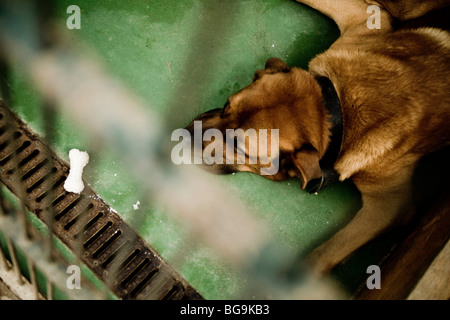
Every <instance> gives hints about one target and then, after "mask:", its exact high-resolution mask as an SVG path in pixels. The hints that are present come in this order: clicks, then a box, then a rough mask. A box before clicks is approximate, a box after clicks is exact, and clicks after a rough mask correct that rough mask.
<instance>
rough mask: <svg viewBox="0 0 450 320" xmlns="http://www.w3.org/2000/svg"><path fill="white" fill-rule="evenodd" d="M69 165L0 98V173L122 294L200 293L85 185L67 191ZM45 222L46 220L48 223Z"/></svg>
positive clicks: (127, 296)
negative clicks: (65, 182)
mask: <svg viewBox="0 0 450 320" xmlns="http://www.w3.org/2000/svg"><path fill="white" fill-rule="evenodd" d="M68 172H69V166H68V164H67V163H65V162H64V161H62V160H61V159H59V158H58V157H57V156H56V155H55V154H54V153H53V152H52V151H51V150H50V149H49V148H48V147H47V146H46V145H45V144H44V143H43V141H41V140H40V139H39V137H37V136H36V135H35V134H33V133H32V132H30V130H29V129H28V128H27V126H26V125H25V123H23V122H22V121H21V120H20V119H19V118H18V117H17V116H15V115H14V114H13V112H12V111H11V110H10V109H9V108H8V107H7V106H6V105H5V104H4V102H3V101H1V100H0V179H1V181H2V182H3V183H4V184H5V185H6V186H7V187H8V188H9V189H10V190H11V191H12V192H13V193H14V194H15V195H16V196H17V197H19V199H21V200H22V202H23V203H24V205H25V206H26V207H27V208H28V210H30V211H31V212H33V213H34V214H36V215H37V216H38V217H39V218H40V219H41V220H42V221H44V222H48V221H47V220H48V219H47V217H49V216H50V214H49V213H51V216H52V217H53V221H51V222H50V223H51V227H52V229H53V231H54V233H55V234H56V235H57V236H58V237H59V238H60V239H61V240H62V241H63V242H64V243H65V244H66V245H67V246H68V247H69V248H70V249H72V250H74V251H75V252H78V253H79V254H80V257H81V260H82V261H83V262H84V263H85V264H86V265H87V266H88V267H89V268H91V270H92V271H93V272H94V273H95V274H96V275H97V276H98V277H99V278H100V279H102V280H103V281H104V282H105V283H106V284H107V285H108V286H109V287H110V289H111V290H112V292H114V294H116V295H117V296H118V297H119V298H122V299H202V297H201V296H200V295H199V293H198V292H196V291H195V290H194V289H193V288H192V287H191V286H190V285H189V284H187V283H186V281H185V280H184V279H182V277H181V276H180V275H178V274H177V273H176V271H175V270H173V269H172V268H171V267H170V266H169V265H168V264H167V263H166V262H165V261H163V260H162V258H161V257H160V256H159V255H158V254H157V253H156V252H155V251H154V250H153V249H152V248H151V247H150V246H149V245H148V244H147V243H145V241H144V240H143V239H142V238H141V237H140V236H139V235H138V234H136V232H135V231H134V230H133V229H132V228H131V227H130V226H129V225H127V224H126V223H125V221H123V220H122V219H121V218H120V217H119V216H118V215H117V214H116V213H115V212H114V211H113V210H112V209H111V208H110V207H109V206H108V205H107V204H106V203H105V202H104V201H103V200H102V199H101V198H100V197H99V196H98V195H97V194H95V192H94V191H93V190H92V189H91V188H89V187H88V186H86V188H85V189H84V191H83V192H82V193H81V194H74V193H69V192H66V191H65V190H64V187H63V184H64V181H65V179H66V177H67V175H68ZM47 224H49V223H47Z"/></svg>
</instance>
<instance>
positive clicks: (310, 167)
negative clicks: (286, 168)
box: [292, 148, 322, 190]
mask: <svg viewBox="0 0 450 320" xmlns="http://www.w3.org/2000/svg"><path fill="white" fill-rule="evenodd" d="M292 160H293V162H294V164H295V166H296V167H297V169H298V171H299V172H300V176H299V178H300V179H301V182H302V190H305V188H306V185H307V184H308V182H309V181H311V180H314V179H318V178H320V177H322V170H321V169H320V164H319V160H320V156H319V152H318V151H317V150H315V149H314V148H302V149H300V150H298V151H296V152H294V154H293V156H292Z"/></svg>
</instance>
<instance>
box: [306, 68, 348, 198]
mask: <svg viewBox="0 0 450 320" xmlns="http://www.w3.org/2000/svg"><path fill="white" fill-rule="evenodd" d="M316 81H317V82H318V83H319V85H320V86H321V87H322V97H323V102H324V105H325V107H326V108H327V111H328V114H329V116H330V117H329V121H330V122H331V123H332V127H331V141H330V144H329V145H328V149H327V151H326V152H325V154H324V156H323V157H322V159H320V161H319V165H320V169H321V170H322V177H321V178H319V179H315V180H312V181H310V183H308V185H307V187H306V189H307V190H308V191H309V193H316V192H318V191H319V190H321V189H323V188H325V187H326V186H329V185H331V184H333V183H334V182H336V181H338V180H339V174H338V173H337V172H336V170H334V164H335V163H336V160H337V158H338V156H339V152H340V151H341V143H342V131H343V126H342V111H341V104H340V102H339V97H338V95H337V92H336V89H335V88H334V86H333V83H332V82H331V80H330V79H328V78H327V77H319V78H317V79H316Z"/></svg>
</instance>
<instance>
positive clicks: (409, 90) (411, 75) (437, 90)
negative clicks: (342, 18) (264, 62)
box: [309, 28, 450, 179]
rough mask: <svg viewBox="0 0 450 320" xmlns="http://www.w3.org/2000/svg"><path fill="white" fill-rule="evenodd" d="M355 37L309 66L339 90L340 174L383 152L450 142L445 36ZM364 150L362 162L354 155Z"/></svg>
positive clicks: (448, 41)
mask: <svg viewBox="0 0 450 320" xmlns="http://www.w3.org/2000/svg"><path fill="white" fill-rule="evenodd" d="M358 38H359V39H358V41H354V40H355V39H352V40H353V41H350V42H349V41H348V40H347V39H343V41H338V42H336V43H335V44H334V45H333V47H332V48H331V49H330V50H328V51H327V52H325V53H323V54H321V55H319V56H317V57H316V58H315V59H313V60H312V61H311V63H310V66H309V69H310V72H311V73H313V74H314V75H316V76H327V77H329V78H330V79H331V80H332V82H333V83H334V85H335V87H336V90H337V92H338V94H339V98H340V101H341V105H342V111H343V118H344V140H343V145H342V151H343V152H345V153H346V154H347V157H346V159H342V160H343V162H340V163H338V164H337V165H338V168H339V167H342V168H346V169H345V171H346V172H342V173H341V174H342V177H341V178H342V179H346V178H348V177H350V176H351V175H352V174H353V173H355V172H356V171H357V170H359V169H361V168H363V167H365V166H367V165H369V164H370V161H375V160H376V159H377V158H379V157H380V156H382V155H385V154H386V153H387V152H389V153H390V154H391V157H394V156H395V154H397V155H398V156H399V157H400V156H403V155H404V154H405V153H409V154H411V155H414V154H416V155H417V157H420V155H422V154H426V153H429V152H432V151H434V150H436V149H438V148H440V147H442V146H445V145H446V144H449V143H450V130H449V129H448V123H450V96H449V95H448V92H449V91H450V82H449V81H448V71H449V70H450V34H449V33H448V32H446V31H442V30H438V29H432V28H422V29H418V30H402V31H396V32H389V33H385V34H379V35H377V34H371V35H366V36H364V37H358ZM361 97H364V98H363V99H362V98H361ZM362 149H364V150H362ZM361 153H363V154H364V159H365V161H366V163H362V162H361V161H360V160H358V159H355V157H359V155H360V154H361ZM413 158H414V159H413ZM413 158H411V161H412V162H413V161H415V160H417V158H416V157H413ZM391 160H394V158H391ZM350 162H352V163H355V164H353V165H351V164H350ZM356 163H357V164H358V166H356ZM350 168H352V169H350Z"/></svg>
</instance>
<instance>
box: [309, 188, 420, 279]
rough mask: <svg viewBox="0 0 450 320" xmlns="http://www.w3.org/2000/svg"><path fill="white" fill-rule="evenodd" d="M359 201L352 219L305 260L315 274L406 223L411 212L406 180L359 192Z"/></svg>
mask: <svg viewBox="0 0 450 320" xmlns="http://www.w3.org/2000/svg"><path fill="white" fill-rule="evenodd" d="M362 200H363V206H362V208H361V210H360V211H358V213H357V214H356V216H355V217H354V218H353V220H351V221H350V223H349V224H348V225H347V226H345V227H344V228H343V229H341V230H340V231H339V232H337V233H336V234H335V235H334V236H333V237H332V238H331V239H329V240H328V241H326V242H325V243H324V244H322V245H321V246H319V247H317V248H316V249H314V250H313V252H312V253H311V254H310V255H309V256H308V257H307V259H306V262H307V264H308V265H310V266H311V267H312V270H313V272H314V273H315V274H316V275H324V274H327V273H329V272H330V271H331V269H333V268H334V267H335V266H336V265H337V264H338V263H339V262H341V261H342V260H343V259H345V258H346V257H347V256H349V255H350V254H351V253H353V252H354V251H355V250H356V249H358V248H359V247H361V246H362V245H364V244H366V243H367V242H369V241H370V240H372V239H374V238H376V237H377V236H379V235H380V234H382V233H384V232H385V231H387V230H388V229H390V228H391V227H394V226H398V225H399V224H402V223H405V222H406V221H408V220H409V218H410V216H411V215H412V214H413V212H414V208H413V206H412V196H411V185H410V183H409V181H408V182H407V183H404V184H403V185H402V186H399V187H396V188H390V189H389V190H384V191H381V190H380V191H375V192H374V191H371V192H362Z"/></svg>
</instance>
